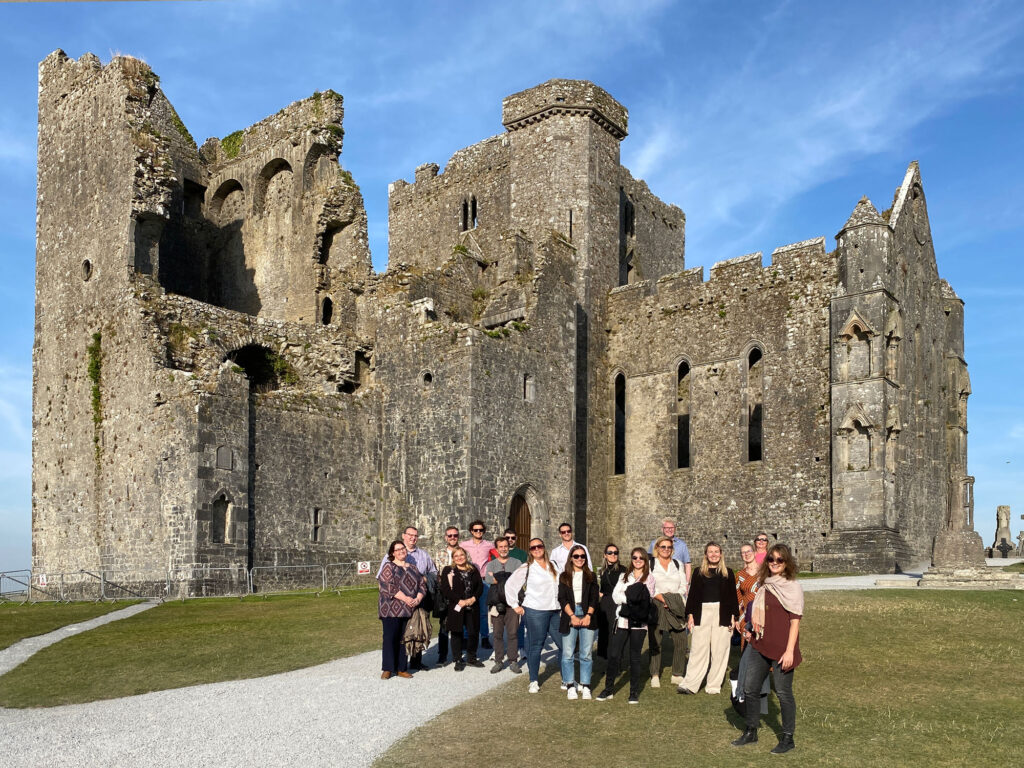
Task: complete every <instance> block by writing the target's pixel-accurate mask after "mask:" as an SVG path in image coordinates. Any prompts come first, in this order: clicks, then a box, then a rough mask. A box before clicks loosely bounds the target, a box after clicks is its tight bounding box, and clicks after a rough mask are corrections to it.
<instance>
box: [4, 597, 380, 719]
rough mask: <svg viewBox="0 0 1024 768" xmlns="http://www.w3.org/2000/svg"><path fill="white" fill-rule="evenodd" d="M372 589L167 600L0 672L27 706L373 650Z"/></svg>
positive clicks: (262, 671)
mask: <svg viewBox="0 0 1024 768" xmlns="http://www.w3.org/2000/svg"><path fill="white" fill-rule="evenodd" d="M380 635H381V630H380V622H379V620H378V619H377V591H376V590H354V591H350V592H344V593H342V594H341V595H324V596H321V597H315V596H313V595H307V594H303V595H275V596H271V597H268V598H266V599H263V598H258V597H257V598H246V599H244V600H239V599H237V598H217V599H203V600H190V601H186V602H168V603H164V604H163V605H159V606H157V607H155V608H151V609H150V610H148V611H144V612H142V613H140V614H138V615H136V616H132V617H130V618H127V619H123V620H120V621H114V622H111V623H110V624H105V625H103V626H101V627H97V628H96V629H93V630H90V631H88V632H83V633H82V634H79V635H75V636H72V637H69V638H67V639H65V640H62V641H61V642H59V643H56V644H54V645H52V646H50V647H48V648H45V649H43V650H42V651H40V652H39V653H37V654H35V655H34V656H32V657H31V658H30V659H29V660H28V661H26V662H25V663H24V664H21V665H20V666H18V667H15V668H14V669H13V670H11V671H10V672H8V673H7V674H6V675H3V676H2V677H0V706H2V707H35V706H54V705H57V704H71V703H77V702H85V701H95V700H98V699H110V698H116V697H119V696H129V695H132V694H138V693H146V692H148V691H157V690H164V689H168V688H180V687H182V686H186V685H196V684H199V683H208V682H216V681H221V680H237V679H241V678H249V677H261V676H263V675H271V674H275V673H278V672H287V671H289V670H293V669H299V668H302V667H308V666H312V665H314V664H320V663H323V662H325V661H330V660H331V659H336V658H339V657H342V656H349V655H352V654H355V653H360V652H362V651H368V650H370V649H373V648H379V647H380Z"/></svg>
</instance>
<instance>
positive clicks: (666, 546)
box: [658, 544, 672, 549]
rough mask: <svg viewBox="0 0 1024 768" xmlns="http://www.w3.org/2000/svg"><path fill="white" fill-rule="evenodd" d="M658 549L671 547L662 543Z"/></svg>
mask: <svg viewBox="0 0 1024 768" xmlns="http://www.w3.org/2000/svg"><path fill="white" fill-rule="evenodd" d="M658 549H672V547H670V546H669V545H667V544H662V545H661V546H660V547H658Z"/></svg>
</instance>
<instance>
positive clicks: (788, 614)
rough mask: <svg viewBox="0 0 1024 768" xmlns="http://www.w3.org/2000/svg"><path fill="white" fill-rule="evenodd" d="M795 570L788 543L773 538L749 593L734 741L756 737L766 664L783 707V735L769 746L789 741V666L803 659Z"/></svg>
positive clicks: (782, 747)
mask: <svg viewBox="0 0 1024 768" xmlns="http://www.w3.org/2000/svg"><path fill="white" fill-rule="evenodd" d="M796 573H797V566H796V561H795V560H794V559H793V553H792V552H790V551H789V547H787V546H786V545H785V544H776V545H775V546H773V547H772V548H771V549H769V550H768V554H767V556H766V557H765V559H764V562H763V563H762V564H761V571H760V573H759V574H758V581H759V582H760V584H761V587H760V588H759V589H758V590H757V594H756V595H755V597H754V609H753V615H752V622H751V623H752V625H753V627H752V628H753V631H752V632H750V631H744V633H743V637H744V638H745V639H746V640H747V641H748V642H749V643H750V645H751V652H750V654H749V658H748V660H747V665H746V667H747V668H746V674H745V675H744V680H743V694H744V699H745V700H744V704H745V705H746V720H747V728H746V730H745V731H744V732H743V735H742V736H740V737H739V738H738V739H736V740H735V741H734V742H733V743H732V744H733V746H734V747H742V746H743V745H745V744H752V743H754V742H756V741H757V727H758V724H759V721H760V719H761V706H760V699H759V697H758V691H759V690H760V688H761V684H762V683H763V682H764V679H765V678H766V677H767V676H768V672H769V670H771V672H772V676H773V679H774V681H775V695H776V696H778V699H779V708H780V709H781V710H782V736H780V737H779V743H778V745H777V746H776V747H775V748H774V749H773V750H772V752H773V753H775V754H782V753H783V752H789V750H791V749H793V747H794V744H793V730H794V728H795V727H796V701H795V699H794V698H793V670H794V669H796V667H797V665H799V664H800V662H801V660H802V657H801V655H800V620H801V619H802V618H803V615H804V591H803V588H802V587H801V586H800V584H799V583H798V582H797V580H796Z"/></svg>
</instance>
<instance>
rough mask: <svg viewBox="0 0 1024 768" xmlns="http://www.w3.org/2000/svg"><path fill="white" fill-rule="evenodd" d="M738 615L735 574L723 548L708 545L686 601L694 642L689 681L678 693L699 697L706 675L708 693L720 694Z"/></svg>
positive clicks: (691, 649)
mask: <svg viewBox="0 0 1024 768" xmlns="http://www.w3.org/2000/svg"><path fill="white" fill-rule="evenodd" d="M739 615H740V607H739V602H738V601H737V599H736V574H734V573H733V572H732V568H727V567H726V565H725V561H724V560H723V559H722V548H721V547H720V546H718V544H716V543H715V542H713V541H709V542H708V543H707V544H706V545H705V547H704V558H703V560H702V561H701V564H700V568H699V569H697V570H696V571H695V572H694V574H693V579H692V580H691V581H690V595H689V597H687V599H686V624H687V626H688V627H689V629H690V633H691V634H692V636H693V640H692V641H691V643H690V661H689V663H688V664H687V665H686V677H684V678H683V681H682V682H681V683H679V688H678V689H677V690H678V692H679V693H696V692H697V691H698V690H700V684H701V682H702V681H703V680H704V677H705V675H706V676H707V687H706V688H705V690H706V691H707V692H708V693H710V694H712V695H714V694H716V693H720V692H721V690H722V681H723V680H724V679H725V671H726V668H727V666H728V664H729V640H730V639H731V638H732V630H733V625H734V624H735V623H736V619H737V617H738V616H739Z"/></svg>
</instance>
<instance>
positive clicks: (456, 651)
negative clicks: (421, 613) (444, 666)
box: [448, 603, 480, 661]
mask: <svg viewBox="0 0 1024 768" xmlns="http://www.w3.org/2000/svg"><path fill="white" fill-rule="evenodd" d="M459 613H461V614H463V624H462V626H460V627H457V628H453V629H452V630H451V635H450V637H451V645H452V660H453V661H458V660H459V659H461V658H462V630H463V628H465V630H466V656H467V657H468V658H470V659H475V658H476V647H477V643H478V642H479V641H480V609H479V608H477V606H476V603H473V604H472V605H467V606H466V607H465V608H463V609H462V610H461V611H460V612H459ZM459 613H454V612H453V611H449V613H448V616H449V617H458V616H459Z"/></svg>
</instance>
